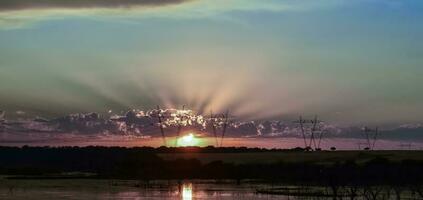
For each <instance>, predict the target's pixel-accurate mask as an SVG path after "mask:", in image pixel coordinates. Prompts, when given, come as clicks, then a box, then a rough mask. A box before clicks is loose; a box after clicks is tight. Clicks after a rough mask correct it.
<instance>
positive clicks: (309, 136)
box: [294, 115, 324, 150]
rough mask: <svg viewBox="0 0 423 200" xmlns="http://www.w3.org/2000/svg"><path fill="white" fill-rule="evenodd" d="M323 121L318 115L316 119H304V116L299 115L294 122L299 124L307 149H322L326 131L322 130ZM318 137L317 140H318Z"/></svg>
mask: <svg viewBox="0 0 423 200" xmlns="http://www.w3.org/2000/svg"><path fill="white" fill-rule="evenodd" d="M322 122H323V121H320V120H318V118H317V115H316V116H314V119H304V118H303V117H302V116H300V117H299V119H298V120H297V121H294V123H297V124H299V126H300V130H301V135H302V137H303V141H304V148H305V149H306V150H312V149H313V147H314V150H320V144H321V141H322V138H323V134H324V132H323V131H322V130H321V127H320V125H321V123H322ZM316 137H317V142H316Z"/></svg>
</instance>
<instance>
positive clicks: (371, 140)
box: [363, 126, 379, 150]
mask: <svg viewBox="0 0 423 200" xmlns="http://www.w3.org/2000/svg"><path fill="white" fill-rule="evenodd" d="M363 133H364V136H365V139H366V144H367V146H366V147H365V148H364V150H373V149H374V148H375V146H376V141H377V139H378V138H377V137H378V135H379V129H378V127H376V128H374V129H371V128H368V127H367V126H365V127H364V128H363Z"/></svg>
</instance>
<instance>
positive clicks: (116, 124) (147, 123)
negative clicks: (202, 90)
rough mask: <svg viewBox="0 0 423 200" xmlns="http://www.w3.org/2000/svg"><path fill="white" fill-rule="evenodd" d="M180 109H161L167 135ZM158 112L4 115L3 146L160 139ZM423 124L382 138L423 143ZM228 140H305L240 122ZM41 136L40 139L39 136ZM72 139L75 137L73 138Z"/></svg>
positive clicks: (206, 128) (290, 126) (191, 125)
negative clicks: (35, 140) (50, 140)
mask: <svg viewBox="0 0 423 200" xmlns="http://www.w3.org/2000/svg"><path fill="white" fill-rule="evenodd" d="M176 112H177V111H176V110H172V109H169V110H161V111H160V115H162V116H171V117H168V118H166V119H165V120H163V123H162V125H163V127H165V132H166V135H167V136H169V137H170V136H175V135H176V130H177V129H178V126H179V123H176V121H177V120H178V118H179V119H181V118H180V115H176ZM158 113H159V112H158V110H150V111H139V110H132V111H128V112H127V113H126V114H125V115H111V116H100V115H99V114H97V113H87V114H71V115H67V116H64V117H59V118H55V119H43V118H35V119H25V120H23V119H21V120H7V119H5V118H4V116H3V114H0V134H2V135H3V139H2V140H3V141H2V142H3V143H7V142H8V141H9V142H10V141H14V140H20V141H26V140H28V138H30V137H32V138H34V137H35V138H45V139H48V138H55V139H61V138H65V137H67V139H70V140H71V139H73V137H75V138H78V137H112V136H130V137H135V138H137V137H138V138H141V137H160V129H159V120H158V117H157V116H158ZM184 115H185V116H184V117H182V119H183V120H182V123H181V124H182V125H181V126H182V127H183V130H195V131H196V132H198V133H202V135H203V136H205V137H207V136H210V137H211V136H213V135H214V134H213V131H212V130H213V126H212V124H213V121H211V119H209V118H207V117H205V116H201V115H195V114H193V113H186V114H184ZM213 120H215V121H214V124H215V126H216V128H217V129H218V131H221V130H222V129H223V124H224V123H223V121H224V119H223V118H218V117H217V118H215V119H213ZM320 126H321V130H322V131H323V133H324V134H325V137H329V138H361V139H362V138H363V134H362V128H361V127H338V126H336V125H333V124H328V123H322V124H320ZM421 133H423V125H420V124H415V125H402V126H398V127H395V128H389V129H381V133H380V138H381V139H386V140H408V141H423V134H421ZM226 135H227V137H232V138H246V137H256V138H283V137H287V138H292V137H302V135H301V132H300V129H299V127H298V125H297V124H295V123H293V122H291V121H279V120H268V121H237V120H231V121H230V123H229V125H228V126H227V131H226ZM38 136H39V137H38ZM69 136H72V137H70V138H69Z"/></svg>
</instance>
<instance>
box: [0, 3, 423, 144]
mask: <svg viewBox="0 0 423 200" xmlns="http://www.w3.org/2000/svg"><path fill="white" fill-rule="evenodd" d="M422 9H423V2H422V1H420V0H407V1H399V0H354V1H351V0H301V1H298V0H156V1H154V0H123V1H115V0H104V1H100V0H84V1H83V0H75V1H66V0H54V1H53V0H4V1H1V2H0V110H3V111H5V114H4V118H7V119H9V121H10V120H15V121H16V120H17V121H25V120H32V119H34V118H45V119H48V120H54V119H58V118H61V117H63V116H69V115H70V114H74V115H77V113H91V112H94V113H99V114H101V115H102V116H106V117H105V118H107V119H109V117H113V115H116V116H125V115H126V114H127V111H130V110H133V109H135V110H137V112H139V111H140V110H143V111H147V110H151V109H154V108H155V107H156V105H160V106H161V107H162V108H177V109H181V108H182V106H184V105H185V106H186V107H187V108H189V109H192V110H194V111H195V112H196V113H197V114H203V115H206V114H208V113H209V112H210V111H213V112H214V113H223V112H225V111H226V110H229V111H230V114H231V116H233V117H234V118H236V119H238V120H242V121H252V120H254V121H259V120H261V121H263V120H285V121H292V120H293V119H296V118H298V116H299V115H304V116H314V115H318V116H319V117H320V118H322V119H323V120H325V121H326V122H328V123H330V124H334V125H336V126H342V127H346V126H363V125H371V126H382V127H389V128H393V127H394V128H395V127H397V128H398V127H400V128H401V127H404V126H407V127H417V128H421V125H420V123H421V122H422V119H423V112H422V110H423V93H422V92H421V88H422V86H421V85H423V79H422V78H421V77H422V75H423V68H422V64H423V42H422V37H423V24H422V23H421V22H422V21H423V12H422ZM79 116H85V115H84V114H80V115H79ZM15 129H16V127H15ZM15 129H13V130H15ZM20 129H22V127H20ZM7 130H8V129H7ZM7 130H6V131H3V132H5V133H8V132H10V131H7ZM25 130H26V128H25ZM31 130H32V129H29V130H26V132H31ZM38 131H39V130H38ZM61 131H64V130H61ZM109 131H110V130H109ZM82 132H83V131H82ZM414 135H415V134H414ZM401 137H407V135H406V136H401ZM413 137H414V136H411V135H410V138H413Z"/></svg>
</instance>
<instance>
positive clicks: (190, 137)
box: [178, 133, 198, 147]
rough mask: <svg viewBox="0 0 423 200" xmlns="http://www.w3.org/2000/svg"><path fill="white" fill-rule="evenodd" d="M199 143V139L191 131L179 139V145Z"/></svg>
mask: <svg viewBox="0 0 423 200" xmlns="http://www.w3.org/2000/svg"><path fill="white" fill-rule="evenodd" d="M197 144H198V139H197V138H196V137H195V135H194V133H189V134H187V135H185V136H182V137H181V138H179V139H178V146H185V147H186V146H196V145H197Z"/></svg>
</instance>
